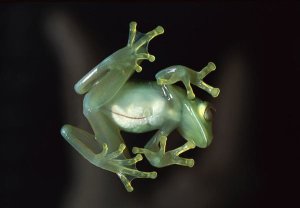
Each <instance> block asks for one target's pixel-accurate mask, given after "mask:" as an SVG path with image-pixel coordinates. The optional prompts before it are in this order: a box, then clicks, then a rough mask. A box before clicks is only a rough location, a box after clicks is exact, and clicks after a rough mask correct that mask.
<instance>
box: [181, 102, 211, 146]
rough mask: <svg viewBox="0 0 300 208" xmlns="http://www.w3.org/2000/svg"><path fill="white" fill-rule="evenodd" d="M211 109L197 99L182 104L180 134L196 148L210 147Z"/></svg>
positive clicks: (208, 105)
mask: <svg viewBox="0 0 300 208" xmlns="http://www.w3.org/2000/svg"><path fill="white" fill-rule="evenodd" d="M212 111H213V108H212V107H211V105H210V104H209V103H208V102H206V101H202V100H200V99H198V98H196V99H195V100H191V101H190V100H189V101H187V102H184V104H183V109H182V117H181V123H180V127H179V132H180V134H181V135H182V136H183V137H184V138H185V139H186V140H188V141H192V142H194V143H195V145H196V146H198V147H200V148H205V147H207V146H208V145H210V143H211V141H212V139H213V134H212V119H213V112H212Z"/></svg>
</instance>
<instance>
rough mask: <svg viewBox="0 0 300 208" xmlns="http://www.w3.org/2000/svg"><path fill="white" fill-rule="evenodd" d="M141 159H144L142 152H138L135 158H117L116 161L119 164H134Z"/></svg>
mask: <svg viewBox="0 0 300 208" xmlns="http://www.w3.org/2000/svg"><path fill="white" fill-rule="evenodd" d="M141 160H143V156H142V155H141V154H137V155H136V156H135V157H134V158H131V159H125V160H117V161H116V162H117V163H118V164H119V165H122V166H127V165H134V164H136V163H137V162H139V161H141Z"/></svg>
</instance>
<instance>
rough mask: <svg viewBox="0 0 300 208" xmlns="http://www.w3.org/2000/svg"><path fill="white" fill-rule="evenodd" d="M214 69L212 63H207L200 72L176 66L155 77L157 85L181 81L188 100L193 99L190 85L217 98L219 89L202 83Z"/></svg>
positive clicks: (193, 95)
mask: <svg viewBox="0 0 300 208" xmlns="http://www.w3.org/2000/svg"><path fill="white" fill-rule="evenodd" d="M215 69H216V66H215V64H214V63H212V62H209V63H208V64H207V66H206V67H204V68H203V69H202V70H201V71H200V72H197V71H194V70H192V69H190V68H188V67H185V66H181V65H176V66H171V67H168V68H166V69H163V70H161V71H159V72H158V73H157V74H156V75H155V77H156V80H157V83H158V84H159V85H170V84H174V83H176V82H178V81H182V82H183V84H184V85H185V87H186V90H187V96H188V98H189V99H194V98H195V94H194V92H193V89H192V87H191V84H193V85H196V86H197V87H199V88H201V89H203V90H205V91H206V92H208V93H209V94H211V95H212V96H213V97H217V96H218V95H219V93H220V89H219V88H214V87H212V86H210V85H208V84H206V83H205V82H204V81H203V78H204V77H206V75H208V74H209V73H210V72H212V71H214V70H215Z"/></svg>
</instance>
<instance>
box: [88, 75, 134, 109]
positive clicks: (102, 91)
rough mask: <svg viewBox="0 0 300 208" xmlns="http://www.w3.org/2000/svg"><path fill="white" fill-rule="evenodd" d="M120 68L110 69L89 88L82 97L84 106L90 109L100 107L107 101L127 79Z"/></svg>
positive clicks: (127, 76)
mask: <svg viewBox="0 0 300 208" xmlns="http://www.w3.org/2000/svg"><path fill="white" fill-rule="evenodd" d="M128 78H129V75H124V74H122V73H121V71H120V70H117V69H111V70H110V71H109V72H107V74H106V75H105V76H104V77H103V78H102V79H101V80H100V81H99V82H98V83H97V84H95V85H94V86H93V88H91V90H90V91H89V92H88V93H87V94H86V95H85V97H84V108H85V109H87V110H90V111H94V110H97V109H100V108H101V107H102V106H103V105H105V104H106V103H107V102H109V101H110V100H111V99H112V98H113V97H114V96H115V95H116V93H117V92H118V91H119V90H120V89H121V88H122V86H123V85H124V84H125V83H126V81H127V80H128Z"/></svg>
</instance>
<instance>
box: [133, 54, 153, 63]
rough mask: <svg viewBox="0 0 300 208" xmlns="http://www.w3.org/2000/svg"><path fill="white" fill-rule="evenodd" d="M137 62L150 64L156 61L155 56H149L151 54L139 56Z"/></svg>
mask: <svg viewBox="0 0 300 208" xmlns="http://www.w3.org/2000/svg"><path fill="white" fill-rule="evenodd" d="M136 58H137V60H148V61H150V62H153V61H155V56H153V55H151V54H149V53H139V54H137V57H136Z"/></svg>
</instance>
